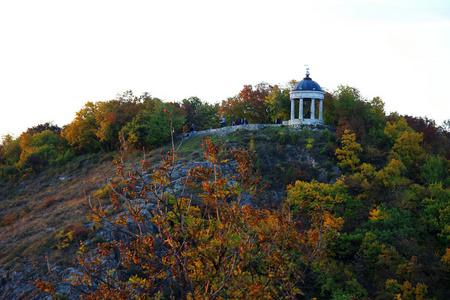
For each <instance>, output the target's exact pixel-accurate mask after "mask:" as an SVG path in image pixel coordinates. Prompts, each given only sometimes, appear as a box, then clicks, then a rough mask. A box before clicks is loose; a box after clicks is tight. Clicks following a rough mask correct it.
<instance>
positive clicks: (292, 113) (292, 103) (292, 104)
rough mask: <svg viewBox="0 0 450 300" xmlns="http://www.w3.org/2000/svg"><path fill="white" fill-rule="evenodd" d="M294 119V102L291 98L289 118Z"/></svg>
mask: <svg viewBox="0 0 450 300" xmlns="http://www.w3.org/2000/svg"><path fill="white" fill-rule="evenodd" d="M294 119H295V104H294V99H291V120H294Z"/></svg>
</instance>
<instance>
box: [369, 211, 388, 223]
mask: <svg viewBox="0 0 450 300" xmlns="http://www.w3.org/2000/svg"><path fill="white" fill-rule="evenodd" d="M388 217H389V215H388V214H387V213H386V212H383V211H381V210H380V208H376V209H374V210H372V211H371V212H370V217H369V219H370V220H371V221H376V220H380V221H383V220H386V219H387V218H388Z"/></svg>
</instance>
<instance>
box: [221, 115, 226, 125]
mask: <svg viewBox="0 0 450 300" xmlns="http://www.w3.org/2000/svg"><path fill="white" fill-rule="evenodd" d="M225 121H226V119H225V117H223V118H222V123H220V127H224V126H225Z"/></svg>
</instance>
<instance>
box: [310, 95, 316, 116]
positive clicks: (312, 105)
mask: <svg viewBox="0 0 450 300" xmlns="http://www.w3.org/2000/svg"><path fill="white" fill-rule="evenodd" d="M315 118H316V99H314V98H312V99H311V119H315Z"/></svg>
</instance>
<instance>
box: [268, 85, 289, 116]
mask: <svg viewBox="0 0 450 300" xmlns="http://www.w3.org/2000/svg"><path fill="white" fill-rule="evenodd" d="M289 92H290V89H289V88H283V87H281V88H280V87H279V86H278V85H275V86H273V87H272V89H271V90H270V92H269V94H268V95H267V97H266V105H267V109H268V111H269V118H270V121H271V122H272V123H274V122H275V120H276V119H279V120H289V119H290V112H291V101H290V96H289Z"/></svg>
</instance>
